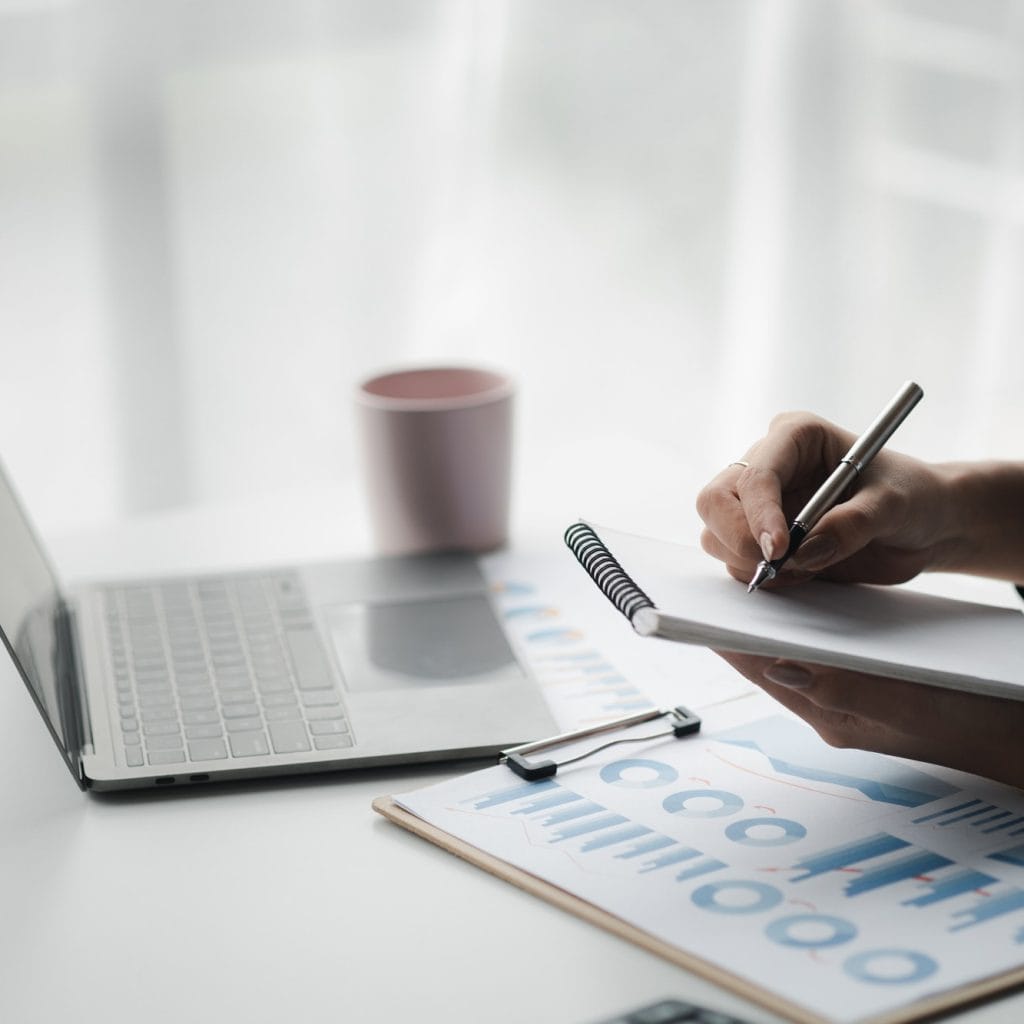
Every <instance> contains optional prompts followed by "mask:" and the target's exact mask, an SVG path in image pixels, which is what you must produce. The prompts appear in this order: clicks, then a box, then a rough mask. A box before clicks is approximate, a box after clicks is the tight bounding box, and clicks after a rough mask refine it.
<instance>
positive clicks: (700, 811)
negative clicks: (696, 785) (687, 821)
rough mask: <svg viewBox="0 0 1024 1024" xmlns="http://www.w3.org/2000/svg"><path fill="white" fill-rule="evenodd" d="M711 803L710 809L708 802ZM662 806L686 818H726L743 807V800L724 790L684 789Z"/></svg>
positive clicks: (674, 794)
mask: <svg viewBox="0 0 1024 1024" xmlns="http://www.w3.org/2000/svg"><path fill="white" fill-rule="evenodd" d="M709 800H710V801H711V802H712V806H711V807H708V806H707V804H706V801H709ZM661 806H662V807H664V808H665V810H666V811H668V813H669V814H679V815H682V816H683V817H684V818H725V817H728V816H729V815H730V814H735V813H736V812H737V811H739V810H741V809H742V807H743V800H742V799H741V798H740V797H738V796H737V795H736V794H735V793H730V792H728V791H727V790H724V789H684V790H682V791H681V792H679V793H672V794H671V795H670V796H667V797H665V799H664V800H663V801H662V803H661Z"/></svg>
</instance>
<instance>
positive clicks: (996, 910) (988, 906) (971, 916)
mask: <svg viewBox="0 0 1024 1024" xmlns="http://www.w3.org/2000/svg"><path fill="white" fill-rule="evenodd" d="M1018 910H1024V892H1022V891H1021V890H1020V889H1011V890H1010V891H1009V892H1005V893H1003V895H1002V896H993V897H992V898H991V899H987V900H985V901H984V902H981V903H976V904H975V905H974V906H973V907H971V908H969V909H968V910H958V911H957V912H956V913H955V914H953V915H952V917H953V918H954V919H956V918H963V920H962V921H960V922H959V923H958V924H955V925H953V927H952V928H950V931H951V932H959V931H963V930H964V928H972V927H973V926H974V925H976V924H984V923H985V922H986V921H991V920H992V919H993V918H996V917H1002V916H1003V915H1005V914H1015V913H1016V912H1017V911H1018Z"/></svg>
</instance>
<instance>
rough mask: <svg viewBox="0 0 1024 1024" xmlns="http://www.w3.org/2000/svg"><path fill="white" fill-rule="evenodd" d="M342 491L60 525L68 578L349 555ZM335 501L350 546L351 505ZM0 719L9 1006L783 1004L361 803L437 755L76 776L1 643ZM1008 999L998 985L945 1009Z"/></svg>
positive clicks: (316, 1011)
mask: <svg viewBox="0 0 1024 1024" xmlns="http://www.w3.org/2000/svg"><path fill="white" fill-rule="evenodd" d="M351 508H352V504H351V502H350V501H349V500H348V499H347V498H346V496H337V495H336V496H334V498H332V499H331V500H328V501H323V500H319V499H318V500H317V502H316V503H315V504H310V503H307V502H305V501H303V500H301V499H294V498H293V499H292V500H290V501H284V502H283V503H281V502H279V503H277V504H273V503H271V504H268V505H266V506H264V507H262V508H256V509H254V510H250V514H248V515H247V516H245V517H242V518H240V517H239V516H238V513H237V510H232V509H209V510H205V511H187V512H183V513H179V514H174V515H167V516H164V517H162V518H161V519H154V520H152V521H150V522H148V523H138V524H133V525H130V526H129V527H126V528H125V529H123V530H119V531H107V532H105V533H103V534H92V535H89V536H84V535H83V536H80V537H76V538H68V539H65V540H64V541H63V542H61V543H59V544H56V545H54V547H55V552H56V556H57V561H58V563H59V564H60V566H61V568H62V569H63V570H64V571H65V574H66V575H68V576H73V575H91V574H94V573H102V574H111V573H118V572H127V573H134V572H145V571H149V570H154V569H160V568H165V569H182V568H191V567H195V566H197V565H204V564H205V565H211V564H213V565H233V564H239V563H241V562H245V561H250V562H266V561H268V560H270V561H272V560H276V559H280V558H289V559H291V558H305V557H314V556H316V555H319V554H322V555H331V554H344V553H346V552H345V551H344V550H343V549H341V548H340V547H339V545H338V534H339V532H340V531H338V530H336V529H335V524H336V523H338V522H339V521H343V520H344V517H346V516H348V515H349V512H350V510H351ZM289 517H297V518H299V519H301V521H302V524H303V529H302V530H301V531H294V530H287V529H285V528H284V527H283V525H282V524H284V523H285V522H286V520H287V519H288V518H289ZM345 521H346V522H347V525H346V530H345V536H346V537H347V538H348V542H349V543H348V546H349V549H350V550H351V549H352V548H353V547H355V548H360V547H363V546H364V545H365V544H366V535H365V529H364V526H363V524H361V523H353V522H352V521H351V518H350V517H349V518H348V519H347V520H345ZM0 739H2V741H3V753H2V754H0V765H2V767H3V773H2V777H3V781H2V782H0V913H2V922H3V923H2V927H0V965H2V966H0V1021H4V1022H8V1024H37V1022H38V1024H52V1022H55V1021H60V1020H64V1019H68V1020H77V1021H86V1022H91V1021H100V1020H102V1021H104V1022H112V1024H119V1022H122V1021H125V1022H127V1021H132V1022H135V1021H139V1020H145V1021H147V1022H148V1024H163V1022H174V1024H184V1022H187V1021H201V1022H204V1024H205V1022H211V1021H225V1022H229V1024H234V1022H236V1021H237V1022H243V1021H244V1022H247V1024H248V1022H268V1024H269V1022H271V1021H273V1022H279V1021H289V1022H295V1024H320V1022H323V1024H328V1022H329V1024H338V1022H342V1021H345V1022H348V1021H351V1022H360V1024H362V1022H374V1021H387V1022H397V1021H406V1020H408V1021H429V1022H435V1021H436V1022H441V1021H444V1022H446V1024H447V1022H449V1021H454V1022H461V1021H473V1022H476V1021H485V1020H486V1021H488V1022H491V1024H505V1022H507V1024H530V1022H540V1024H545V1022H551V1024H586V1022H589V1021H596V1020H599V1019H601V1018H602V1017H605V1016H609V1015H611V1014H613V1013H615V1012H618V1011H623V1010H627V1009H630V1008H634V1007H636V1006H639V1005H641V1004H643V1003H645V1002H648V1001H651V1000H653V999H655V998H659V997H663V996H669V995H674V996H678V997H681V998H689V999H691V1000H693V1001H695V1002H701V1003H705V1004H707V1005H709V1006H711V1007H714V1008H717V1009H721V1010H724V1011H728V1012H732V1013H736V1014H740V1015H743V1016H745V1017H746V1018H747V1019H748V1020H750V1021H751V1022H755V1024H768V1022H777V1021H778V1020H779V1018H778V1017H776V1016H774V1015H772V1014H769V1013H767V1012H765V1011H763V1010H761V1009H759V1008H757V1007H754V1006H752V1005H750V1004H747V1003H745V1002H743V1001H742V1000H740V999H738V998H736V997H734V996H732V995H730V994H729V993H728V992H726V991H724V990H721V989H718V988H716V987H714V986H712V985H710V984H708V983H706V982H704V981H702V980H700V979H699V978H696V977H693V976H692V975H689V974H687V973H686V972H685V971H682V970H680V969H678V968H676V967H673V966H670V965H669V964H667V963H664V962H662V961H661V960H659V959H657V958H656V957H654V956H652V955H650V954H647V953H645V952H642V951H641V950H640V949H638V948H636V947H634V946H632V945H630V944H628V943H626V942H623V941H620V940H618V939H615V938H612V937H611V936H609V935H607V934H605V933H604V932H601V931H599V930H597V929H595V928H593V927H591V926H589V925H586V924H584V923H582V922H580V921H578V920H576V919H575V918H573V917H571V916H569V915H567V914H565V913H562V912H560V911H557V910H555V909H554V908H552V907H550V906H548V905H547V904H546V903H543V902H542V901H540V900H537V899H535V898H533V897H531V896H528V895H526V894H524V893H522V892H520V891H519V890H517V889H515V888H514V887H512V886H510V885H508V884H507V883H505V882H502V881H499V880H497V879H495V878H492V877H491V876H489V875H487V874H485V873H484V872H482V871H479V870H477V869H476V868H473V867H471V866H469V865H466V864H464V863H462V862H461V861H459V860H457V859H456V858H454V857H452V856H451V855H449V854H447V853H444V852H442V851H441V850H439V849H437V848H436V847H434V846H432V845H430V844H429V843H426V842H424V841H422V840H420V839H417V838H415V837H413V836H411V835H408V834H406V833H405V832H403V831H402V830H400V829H398V828H396V827H394V826H393V825H390V824H389V823H387V822H385V821H384V820H383V819H379V818H378V817H377V815H375V814H374V813H373V811H372V810H371V809H370V802H371V800H372V798H373V797H375V796H377V795H379V794H382V793H390V792H400V791H402V790H405V789H410V788H414V787H416V786H419V785H421V784H425V783H427V782H429V781H431V780H433V779H437V778H440V777H442V776H443V775H444V774H446V771H448V770H449V769H443V768H435V769H424V768H421V769H416V770H402V769H399V770H393V771H373V772H360V773H349V774H346V773H338V774H335V775H327V776H321V777H318V778H310V779H289V780H287V781H282V782H273V783H262V784H256V785H251V784H250V785H240V786H234V787H231V788H227V787H213V788H209V789H199V788H196V789H191V790H187V791H177V792H175V791H163V790H161V791H154V792H153V793H151V794H149V793H147V794H145V795H128V796H107V797H100V796H96V795H86V794H83V793H81V792H80V791H79V790H78V789H77V787H76V786H75V784H74V783H73V781H72V779H71V777H70V775H69V774H68V772H67V770H66V769H65V767H64V766H63V764H62V763H61V760H60V758H59V757H58V755H57V752H56V751H55V750H54V749H53V746H52V744H51V742H50V740H49V737H48V736H47V735H46V733H45V730H44V728H43V725H42V723H41V722H40V720H39V717H38V715H37V714H36V711H35V709H34V707H33V705H32V703H31V701H30V700H29V697H28V695H27V694H26V693H25V692H24V688H23V686H22V684H21V683H20V681H19V680H18V678H17V676H16V675H15V673H14V670H13V669H12V668H11V667H10V666H9V664H8V663H7V662H6V661H4V662H3V663H2V664H0ZM450 770H457V769H450ZM1022 1018H1024V996H1016V997H1012V998H1007V999H1003V1000H1001V1001H999V1002H996V1003H990V1004H988V1005H986V1006H984V1007H981V1008H977V1009H974V1010H972V1011H969V1012H967V1013H964V1014H962V1015H960V1016H958V1017H957V1018H956V1020H957V1022H958V1024H1010V1022H1016V1021H1019V1020H1021V1019H1022Z"/></svg>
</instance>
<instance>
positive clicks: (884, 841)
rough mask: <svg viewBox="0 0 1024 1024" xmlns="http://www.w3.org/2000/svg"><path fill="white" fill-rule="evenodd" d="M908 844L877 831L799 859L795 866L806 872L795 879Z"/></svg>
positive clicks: (891, 850) (908, 844)
mask: <svg viewBox="0 0 1024 1024" xmlns="http://www.w3.org/2000/svg"><path fill="white" fill-rule="evenodd" d="M908 846H910V843H908V842H906V841H905V840H903V839H897V838H896V836H891V835H889V834H888V833H887V832H876V833H875V834H874V835H872V836H867V837H865V838H864V839H855V840H853V842H850V843H843V845H842V846H836V847H833V848H832V849H831V850H823V851H822V852H821V853H815V854H812V855H811V856H809V857H804V858H803V859H802V860H800V861H797V863H796V864H795V865H794V867H795V868H796V869H797V870H800V871H803V872H804V874H802V875H799V876H797V877H794V878H793V881H794V882H803V881H805V880H806V879H808V878H815V877H816V876H818V875H824V874H826V873H828V872H829V871H841V870H842V869H843V868H848V867H850V865H851V864H860V863H861V862H862V861H865V860H871V859H872V858H874V857H881V856H882V855H883V854H886V853H892V852H893V851H895V850H902V849H906V848H907V847H908Z"/></svg>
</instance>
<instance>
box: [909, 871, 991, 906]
mask: <svg viewBox="0 0 1024 1024" xmlns="http://www.w3.org/2000/svg"><path fill="white" fill-rule="evenodd" d="M995 881H996V879H995V878H993V877H992V876H991V875H986V874H985V873H984V872H983V871H973V870H971V869H964V870H963V871H958V872H957V873H956V874H954V875H950V876H949V877H948V878H943V879H941V880H940V881H937V882H928V883H927V887H928V889H929V891H928V892H926V893H925V894H924V895H922V896H915V897H914V898H913V899H912V900H904V901H903V905H904V906H905V907H929V906H931V905H932V904H933V903H939V902H941V901H942V900H949V899H953V898H954V897H956V896H963V895H964V894H965V893H969V892H975V891H976V890H978V889H983V888H985V886H986V885H992V884H993V883H994V882H995Z"/></svg>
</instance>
